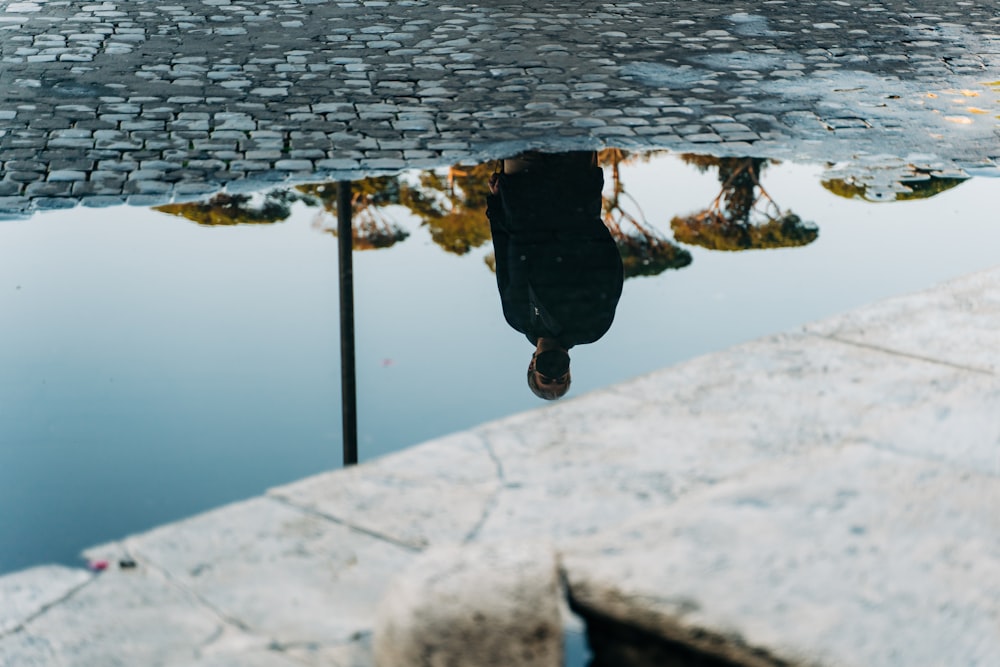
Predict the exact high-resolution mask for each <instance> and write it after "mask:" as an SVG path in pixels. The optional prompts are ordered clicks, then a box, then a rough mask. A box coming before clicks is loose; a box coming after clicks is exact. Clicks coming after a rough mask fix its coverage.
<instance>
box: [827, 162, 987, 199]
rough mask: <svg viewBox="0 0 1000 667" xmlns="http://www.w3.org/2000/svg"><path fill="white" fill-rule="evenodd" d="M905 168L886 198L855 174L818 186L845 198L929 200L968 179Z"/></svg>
mask: <svg viewBox="0 0 1000 667" xmlns="http://www.w3.org/2000/svg"><path fill="white" fill-rule="evenodd" d="M908 171H909V173H908V174H907V175H905V176H904V177H903V178H901V179H900V180H898V181H896V185H897V186H902V188H901V189H900V188H898V187H897V188H895V189H894V191H892V192H890V193H888V194H889V196H888V197H886V196H884V195H883V190H879V189H877V188H872V187H871V184H869V183H865V182H863V181H862V179H861V178H859V177H857V176H849V177H847V178H831V179H828V180H825V181H822V185H823V187H824V188H826V189H827V190H829V191H830V192H832V193H833V194H835V195H837V196H838V197H844V198H845V199H862V200H864V201H870V202H883V201H911V200H915V199H930V198H931V197H933V196H934V195H938V194H941V193H942V192H944V191H946V190H951V189H952V188H954V187H956V186H958V185H960V184H962V183H964V182H965V181H967V180H968V179H966V178H955V177H942V176H935V175H933V174H932V173H931V172H929V171H927V170H923V169H918V168H916V167H910V168H909V169H908Z"/></svg>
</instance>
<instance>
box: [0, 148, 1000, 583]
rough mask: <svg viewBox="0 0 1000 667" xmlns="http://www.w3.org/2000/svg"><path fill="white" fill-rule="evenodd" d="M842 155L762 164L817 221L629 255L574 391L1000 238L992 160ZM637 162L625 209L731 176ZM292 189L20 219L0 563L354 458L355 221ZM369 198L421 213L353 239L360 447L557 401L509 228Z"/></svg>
mask: <svg viewBox="0 0 1000 667" xmlns="http://www.w3.org/2000/svg"><path fill="white" fill-rule="evenodd" d="M441 177H442V178H443V175H442V176H441ZM405 178H407V179H410V180H411V181H412V182H416V180H417V179H419V175H418V174H408V175H407V176H406V177H405ZM823 179H824V176H823V168H822V167H821V166H797V165H791V164H777V165H770V166H768V167H767V169H766V170H765V171H764V173H763V175H762V177H761V181H762V183H763V185H764V186H765V187H766V189H767V192H768V193H769V195H770V196H771V197H772V198H773V200H774V201H775V202H777V204H778V205H779V206H780V207H781V208H782V209H784V210H788V209H790V210H792V211H794V212H795V213H796V214H798V215H800V216H801V217H802V218H803V219H804V220H808V221H812V222H815V223H816V225H817V226H818V230H819V235H818V238H817V239H816V240H815V241H813V242H812V243H810V244H808V245H805V246H802V247H793V248H783V249H770V250H748V251H744V252H721V251H717V250H708V249H704V248H701V247H697V246H691V245H687V246H684V247H685V248H686V249H687V250H688V251H689V252H690V255H691V259H692V261H691V263H690V265H688V266H686V267H684V268H680V269H669V270H666V271H664V272H662V273H660V274H658V275H654V276H643V277H635V278H630V279H627V280H626V281H625V284H624V290H623V293H622V297H621V300H620V302H619V305H618V310H617V315H616V318H615V321H614V324H613V326H612V327H611V329H610V331H609V332H608V333H607V334H606V335H605V336H604V337H603V338H601V339H600V340H599V341H597V342H596V343H593V344H590V345H583V346H578V347H576V348H574V349H573V350H572V357H573V386H572V389H571V391H570V395H571V396H572V395H576V394H580V393H583V392H586V391H589V390H591V389H595V388H598V387H602V386H606V385H608V384H610V383H613V382H617V381H621V380H624V379H626V378H629V377H633V376H635V375H638V374H642V373H646V372H649V371H651V370H654V369H657V368H660V367H663V366H666V365H669V364H673V363H676V362H678V361H681V360H684V359H689V358H691V357H694V356H696V355H700V354H704V353H707V352H711V351H713V350H718V349H722V348H725V347H728V346H730V345H733V344H735V343H738V342H741V341H746V340H750V339H753V338H756V337H759V336H762V335H765V334H769V333H773V332H778V331H784V330H790V329H794V328H796V327H798V326H799V325H801V324H803V323H805V322H808V321H810V320H814V319H817V318H821V317H824V316H827V315H831V314H834V313H837V312H840V311H843V310H847V309H850V308H853V307H856V306H859V305H861V304H865V303H869V302H871V301H874V300H877V299H880V298H884V297H887V296H891V295H895V294H899V293H903V292H907V291H913V290H917V289H921V288H924V287H928V286H931V285H933V284H935V283H938V282H940V281H942V280H945V279H947V278H951V277H954V276H958V275H961V274H964V273H968V272H970V271H974V270H977V269H983V268H987V267H989V266H992V265H995V264H996V263H997V261H998V259H997V258H998V250H997V249H998V248H1000V225H998V224H996V221H995V220H992V219H991V216H989V215H987V214H986V212H987V211H989V210H991V208H992V206H991V204H993V203H994V202H995V201H996V200H997V197H998V195H1000V189H998V186H1000V184H998V183H997V182H996V181H993V180H989V179H972V180H969V181H966V182H964V183H962V184H960V185H958V186H957V187H953V188H951V189H948V190H946V191H943V192H941V193H939V194H937V195H935V196H934V197H932V198H929V199H923V200H918V201H896V202H888V203H871V202H866V201H862V200H860V199H847V198H844V197H842V196H838V195H836V194H834V193H832V192H831V191H830V190H829V189H828V188H824V187H823V186H822V185H821V181H822V180H823ZM606 180H607V183H606V191H607V192H608V193H609V194H610V191H611V190H610V189H611V185H612V179H611V174H610V171H607V177H606ZM620 182H621V183H622V184H623V185H624V187H625V190H626V192H627V193H628V195H629V196H630V197H631V198H632V199H634V202H636V203H637V205H638V208H636V205H635V204H633V203H631V202H630V201H628V200H623V202H624V203H623V206H624V208H625V210H626V211H627V212H629V213H630V214H631V215H633V216H635V217H636V218H638V219H640V220H641V221H643V220H644V221H645V222H646V223H647V224H648V225H649V226H650V228H651V229H654V230H655V232H656V233H657V234H658V235H660V236H661V237H663V238H670V236H671V227H670V220H671V219H672V218H673V217H674V216H677V215H686V214H689V213H693V212H696V211H700V210H702V209H704V208H705V207H706V205H707V204H708V203H709V202H711V201H712V200H713V199H714V198H715V197H716V196H717V195H718V194H719V191H720V182H719V178H718V175H717V172H716V171H715V170H712V169H708V170H707V171H705V172H701V171H699V170H698V169H697V168H696V167H695V166H694V165H692V164H688V163H685V162H684V161H682V160H680V159H679V158H678V157H677V156H674V155H665V154H660V155H656V156H653V157H652V158H651V159H650V160H648V161H637V162H634V163H625V164H622V165H620ZM842 194H843V193H842ZM290 206H291V209H290V210H291V214H290V215H289V216H288V218H287V219H285V220H284V221H283V222H279V223H275V224H256V225H249V224H248V225H237V226H204V225H197V224H194V223H192V222H190V221H188V220H185V219H184V218H182V217H178V216H177V215H172V214H168V213H165V212H162V211H156V210H152V209H141V208H120V209H104V210H98V209H73V210H68V211H57V212H50V213H45V214H39V215H37V216H36V217H35V218H33V219H31V220H26V221H15V222H5V223H2V224H0V312H3V313H4V315H5V318H4V326H3V328H2V331H0V572H4V571H11V570H16V569H20V568H23V567H27V566H30V565H33V564H38V563H42V562H62V563H71V564H72V563H77V562H78V557H77V554H78V553H79V551H80V550H81V549H82V548H84V547H86V546H89V545H92V544H95V543H99V542H101V541H105V540H110V539H115V538H118V537H121V536H124V535H126V534H128V533H131V532H135V531H139V530H144V529H147V528H150V527H152V526H155V525H157V524H160V523H163V522H166V521H171V520H175V519H179V518H181V517H184V516H187V515H190V514H192V513H195V512H198V511H202V510H206V509H209V508H211V507H214V506H217V505H219V504H222V503H225V502H229V501H233V500H237V499H241V498H245V497H248V496H252V495H256V494H259V493H261V492H262V491H263V490H264V489H266V488H267V487H269V486H272V485H276V484H281V483H284V482H288V481H291V480H294V479H297V478H300V477H302V476H305V475H309V474H312V473H316V472H320V471H323V470H327V469H330V468H333V467H337V466H338V465H339V463H340V457H341V451H340V446H341V443H340V414H339V409H340V385H339V359H338V354H339V347H338V346H339V342H338V335H339V334H338V331H339V329H338V319H337V313H338V304H337V261H336V257H337V245H336V244H337V240H336V239H335V238H334V237H333V236H332V235H330V234H328V233H325V232H324V227H331V226H334V224H335V223H334V221H333V219H332V218H331V217H330V216H329V215H328V214H326V213H324V212H323V211H322V209H321V208H320V207H318V206H315V205H313V206H308V205H306V203H304V202H302V201H297V202H294V203H292V204H291V205H290ZM639 208H641V211H642V213H643V214H644V215H640V213H639ZM372 211H374V212H375V213H377V216H378V219H377V222H380V223H381V224H388V225H390V226H393V225H394V226H396V227H398V228H399V229H401V230H403V231H405V232H408V233H409V236H408V238H406V239H405V240H403V241H400V242H398V243H395V244H394V245H392V246H391V247H388V248H382V249H376V250H369V251H365V252H356V253H355V257H354V270H355V301H356V316H355V317H356V331H357V334H356V336H357V368H358V402H359V443H360V456H361V459H362V460H364V459H370V458H373V457H376V456H380V455H383V454H386V453H388V452H392V451H395V450H398V449H400V448H403V447H407V446H410V445H413V444H415V443H418V442H421V441H423V440H425V439H428V438H433V437H435V436H439V435H443V434H445V433H448V432H451V431H455V430H457V429H463V428H468V427H471V426H474V425H476V424H478V423H481V422H483V421H486V420H490V419H495V418H498V417H501V416H503V415H508V414H511V413H514V412H517V411H521V410H525V409H529V408H533V407H538V406H539V405H540V401H539V400H538V399H537V398H536V397H534V396H533V395H532V394H531V393H530V392H529V391H528V389H527V387H526V386H525V382H524V373H525V368H526V367H527V364H528V360H529V358H530V355H531V351H532V346H531V345H530V344H528V343H527V342H526V341H525V338H524V336H523V335H521V334H519V333H516V332H515V331H513V330H512V329H511V328H510V327H508V326H507V324H506V323H505V321H504V318H503V316H502V313H501V310H500V302H499V299H498V295H497V285H496V281H495V278H494V276H493V274H492V273H491V270H490V267H489V266H488V263H487V261H486V260H487V259H489V255H490V253H491V251H492V248H491V247H490V243H489V242H488V241H486V242H485V243H483V244H482V245H480V246H478V247H474V248H472V249H470V250H469V251H468V252H466V253H465V254H461V255H459V254H456V253H454V252H447V251H445V250H444V249H442V247H441V246H440V245H438V244H437V243H435V242H434V240H433V239H432V235H431V229H430V228H429V227H428V226H427V225H423V224H421V220H420V218H418V217H417V216H416V215H414V213H413V212H412V211H411V210H410V209H407V208H405V207H403V206H398V205H394V204H391V203H388V204H386V205H385V206H381V207H377V208H376V209H372ZM372 211H369V213H372ZM373 214H374V213H373Z"/></svg>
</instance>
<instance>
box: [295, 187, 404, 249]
mask: <svg viewBox="0 0 1000 667" xmlns="http://www.w3.org/2000/svg"><path fill="white" fill-rule="evenodd" d="M295 189H296V190H297V191H298V192H299V193H300V194H301V195H303V197H302V200H303V201H304V202H305V203H306V204H307V205H311V206H316V205H318V206H320V207H321V208H322V209H323V211H325V212H326V214H329V215H330V216H331V217H332V218H334V219H336V217H337V196H338V192H339V188H338V186H337V183H336V182H335V181H330V182H327V183H309V184H306V185H299V186H296V188H295ZM399 189H400V186H399V182H398V180H397V179H395V178H393V177H390V176H376V177H372V178H363V179H361V180H359V181H355V182H354V183H353V184H352V186H351V237H352V240H353V243H354V249H355V250H377V249H379V248H388V247H390V246H393V245H396V244H397V243H399V242H400V241H403V240H404V239H406V237H408V236H409V235H410V234H409V232H407V231H406V230H405V229H403V228H402V227H400V226H399V225H398V224H397V223H396V222H395V221H394V220H392V219H391V218H390V217H389V214H388V213H387V211H386V207H388V206H389V205H391V204H395V203H398V201H399ZM323 217H324V216H321V217H319V218H317V219H316V221H315V222H316V226H317V227H319V228H321V229H323V231H326V232H328V233H330V234H333V235H334V236H336V235H337V229H336V227H334V226H326V225H324V220H323Z"/></svg>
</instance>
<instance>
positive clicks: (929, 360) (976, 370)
mask: <svg viewBox="0 0 1000 667" xmlns="http://www.w3.org/2000/svg"><path fill="white" fill-rule="evenodd" d="M803 333H805V334H806V335H807V336H812V337H814V338H821V339H823V340H829V341H832V342H835V343H840V344H842V345H850V346H852V347H860V348H862V349H865V350H872V351H875V352H883V353H885V354H891V355H893V356H896V357H903V358H906V359H914V360H916V361H924V362H927V363H931V364H937V365H939V366H947V367H948V368H954V369H957V370H960V371H969V372H971V373H978V374H979V375H987V376H990V377H995V376H996V373H994V372H993V371H990V370H987V369H985V368H976V367H975V366H963V365H962V364H956V363H953V362H950V361H945V360H943V359H934V358H933V357H925V356H922V355H919V354H913V353H912V352H902V351H900V350H893V349H892V348H888V347H882V346H880V345H873V344H872V343H862V342H860V341H856V340H850V339H848V338H839V337H837V336H834V335H828V334H819V333H814V332H811V331H805V332H803Z"/></svg>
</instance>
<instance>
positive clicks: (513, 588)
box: [374, 542, 563, 667]
mask: <svg viewBox="0 0 1000 667" xmlns="http://www.w3.org/2000/svg"><path fill="white" fill-rule="evenodd" d="M561 596H562V591H561V590H560V583H559V568H558V566H557V562H556V554H555V551H554V550H553V549H552V547H551V546H550V545H549V544H546V543H544V542H541V543H537V542H536V543H532V542H516V543H515V542H504V543H485V544H476V545H472V546H463V547H457V546H451V547H437V548H434V549H430V550H428V551H427V552H426V553H424V554H422V555H420V556H419V557H418V558H416V559H415V561H414V562H413V563H412V564H411V565H410V566H409V567H407V568H406V570H405V571H404V572H402V573H400V574H399V575H398V576H397V577H396V578H395V579H394V580H393V582H392V583H391V584H390V585H389V587H388V589H387V590H386V591H385V593H384V594H383V597H382V603H381V605H380V606H379V609H378V613H377V615H376V621H375V636H374V648H375V663H376V664H377V665H379V667H509V666H510V665H520V666H521V667H561V665H562V663H563V655H562V648H563V647H562V641H563V638H562V620H561V619H560V612H559V601H560V598H561Z"/></svg>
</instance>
